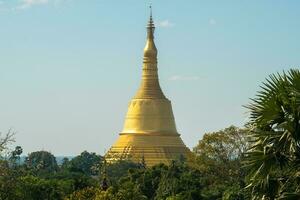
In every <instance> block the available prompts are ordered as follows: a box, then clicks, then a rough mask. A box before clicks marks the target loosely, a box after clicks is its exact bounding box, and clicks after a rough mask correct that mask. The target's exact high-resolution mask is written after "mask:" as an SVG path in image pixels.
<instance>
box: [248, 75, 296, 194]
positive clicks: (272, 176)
mask: <svg viewBox="0 0 300 200" xmlns="http://www.w3.org/2000/svg"><path fill="white" fill-rule="evenodd" d="M246 107H247V108H248V109H249V111H250V121H249V123H248V126H249V127H250V138H251V141H252V147H251V148H250V149H249V150H248V151H247V153H246V159H245V162H244V166H245V167H246V168H247V169H248V177H247V180H248V183H249V184H248V186H247V187H248V188H249V189H251V193H252V199H266V200H273V199H300V184H299V183H300V71H299V70H296V69H294V70H290V71H288V72H287V73H286V72H283V74H273V75H270V76H269V78H268V79H266V82H265V83H263V85H262V86H261V91H259V92H258V94H257V95H256V97H255V98H254V99H251V103H250V104H249V105H248V106H246Z"/></svg>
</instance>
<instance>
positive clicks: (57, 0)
mask: <svg viewBox="0 0 300 200" xmlns="http://www.w3.org/2000/svg"><path fill="white" fill-rule="evenodd" d="M71 1H72V0H19V3H18V4H17V5H16V6H15V7H14V8H13V9H12V10H25V9H29V8H32V7H34V6H46V5H52V6H57V5H59V4H61V3H63V2H71Z"/></svg>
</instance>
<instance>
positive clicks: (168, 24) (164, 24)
mask: <svg viewBox="0 0 300 200" xmlns="http://www.w3.org/2000/svg"><path fill="white" fill-rule="evenodd" d="M157 26H158V27H162V28H171V27H173V26H175V24H174V23H172V22H170V21H169V20H168V19H166V20H162V21H159V22H158V23H157Z"/></svg>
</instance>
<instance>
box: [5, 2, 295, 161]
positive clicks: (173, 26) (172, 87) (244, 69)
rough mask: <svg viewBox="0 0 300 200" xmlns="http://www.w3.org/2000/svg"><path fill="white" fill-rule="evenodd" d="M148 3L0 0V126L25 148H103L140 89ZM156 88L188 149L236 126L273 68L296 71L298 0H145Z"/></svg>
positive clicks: (70, 151)
mask: <svg viewBox="0 0 300 200" xmlns="http://www.w3.org/2000/svg"><path fill="white" fill-rule="evenodd" d="M149 2H150V1H142V0H124V1H120V0H119V1H117V0H106V1H104V0H0V132H3V133H4V132H6V131H7V130H8V129H12V130H13V131H14V132H16V135H15V139H16V142H15V143H14V144H13V146H16V145H20V146H22V147H23V150H24V154H25V155H26V154H27V153H29V152H32V151H38V150H47V151H50V152H51V153H53V154H55V155H58V156H62V155H64V156H70V155H77V154H79V153H80V152H82V151H84V150H87V151H92V152H96V153H98V154H104V152H105V151H107V150H108V149H109V147H110V146H111V145H112V144H113V143H114V141H115V140H116V139H117V138H118V133H119V132H120V131H121V130H122V128H123V122H124V118H125V114H126V112H127V106H128V103H129V101H130V100H131V98H132V97H133V96H134V94H135V91H136V90H137V89H138V87H139V83H140V77H141V67H142V56H143V48H144V45H145V37H146V30H145V26H146V23H147V20H148V17H149V8H148V7H149ZM151 3H152V7H153V18H154V22H155V24H156V27H157V28H156V30H155V42H156V46H157V48H158V67H159V76H160V83H161V87H162V89H163V91H164V93H165V95H166V96H167V97H168V98H169V99H170V100H171V101H172V106H173V112H174V115H175V120H176V125H177V129H178V132H179V133H180V134H181V137H182V139H183V141H184V142H185V143H186V145H187V146H188V147H190V148H193V147H194V146H196V145H197V143H198V141H199V140H200V139H201V137H202V136H203V134H204V133H206V132H212V131H218V130H220V129H223V128H226V127H228V126H230V125H235V126H239V127H242V126H243V125H244V124H245V123H246V122H247V117H248V112H247V110H246V109H245V108H244V107H243V106H244V105H247V104H248V103H249V102H250V98H253V97H254V96H255V94H256V92H257V91H258V90H259V89H260V88H259V86H260V85H261V83H262V82H263V81H264V80H265V78H266V77H267V76H268V75H269V74H272V73H277V72H282V71H283V70H288V69H290V68H297V67H299V63H300V56H299V53H300V40H299V35H300V20H299V19H300V12H299V8H300V1H296V0H287V1H280V0H278V1H273V0H265V1H261V0H251V1H241V0H240V1H237V0H227V1H219V0H209V1H208V0H207V1H200V0H189V1H180V0H163V1H161V0H152V1H151Z"/></svg>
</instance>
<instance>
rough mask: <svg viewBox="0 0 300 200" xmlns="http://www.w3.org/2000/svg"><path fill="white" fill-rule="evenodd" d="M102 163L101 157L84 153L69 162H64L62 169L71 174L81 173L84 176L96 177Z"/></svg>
mask: <svg viewBox="0 0 300 200" xmlns="http://www.w3.org/2000/svg"><path fill="white" fill-rule="evenodd" d="M102 161H103V157H102V156H100V155H97V154H95V153H89V152H87V151H84V152H82V153H81V154H80V155H79V156H76V157H75V158H73V159H72V160H71V161H67V160H64V163H63V167H64V168H68V170H70V171H73V172H82V173H84V174H86V175H98V174H99V169H100V167H101V166H100V164H101V162H102Z"/></svg>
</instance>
